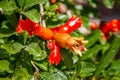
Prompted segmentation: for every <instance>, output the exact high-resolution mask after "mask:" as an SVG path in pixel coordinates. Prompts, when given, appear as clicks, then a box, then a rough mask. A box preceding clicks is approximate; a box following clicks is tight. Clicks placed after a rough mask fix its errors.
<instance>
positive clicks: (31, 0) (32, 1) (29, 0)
mask: <svg viewBox="0 0 120 80" xmlns="http://www.w3.org/2000/svg"><path fill="white" fill-rule="evenodd" d="M46 1H47V0H25V6H24V10H27V9H29V8H31V7H33V6H34V5H37V4H39V3H45V2H46Z"/></svg>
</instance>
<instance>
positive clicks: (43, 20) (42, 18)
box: [39, 3, 46, 27]
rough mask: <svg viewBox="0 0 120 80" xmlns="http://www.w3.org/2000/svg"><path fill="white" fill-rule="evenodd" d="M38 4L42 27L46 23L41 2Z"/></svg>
mask: <svg viewBox="0 0 120 80" xmlns="http://www.w3.org/2000/svg"><path fill="white" fill-rule="evenodd" d="M39 6H40V24H41V25H42V26H43V27H46V23H45V19H44V8H43V4H42V3H40V4H39Z"/></svg>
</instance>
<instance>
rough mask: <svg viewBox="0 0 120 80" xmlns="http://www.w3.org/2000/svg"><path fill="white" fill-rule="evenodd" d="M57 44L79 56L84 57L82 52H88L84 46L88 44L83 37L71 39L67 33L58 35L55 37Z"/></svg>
mask: <svg viewBox="0 0 120 80" xmlns="http://www.w3.org/2000/svg"><path fill="white" fill-rule="evenodd" d="M54 39H55V41H56V43H57V44H58V45H59V46H60V47H62V48H69V49H70V50H72V51H73V52H75V53H76V54H79V56H82V54H81V52H80V50H86V48H85V47H84V44H86V43H88V41H85V40H84V38H83V37H81V38H77V37H71V36H70V35H69V34H67V33H56V34H55V36H54Z"/></svg>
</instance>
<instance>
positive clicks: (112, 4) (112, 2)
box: [103, 0, 115, 9]
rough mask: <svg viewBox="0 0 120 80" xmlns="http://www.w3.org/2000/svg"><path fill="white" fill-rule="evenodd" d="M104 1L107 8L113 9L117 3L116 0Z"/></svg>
mask: <svg viewBox="0 0 120 80" xmlns="http://www.w3.org/2000/svg"><path fill="white" fill-rule="evenodd" d="M103 3H104V5H105V6H106V7H107V8H109V9H112V8H113V6H114V4H115V0H103Z"/></svg>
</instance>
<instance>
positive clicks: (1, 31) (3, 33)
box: [0, 28, 15, 38]
mask: <svg viewBox="0 0 120 80" xmlns="http://www.w3.org/2000/svg"><path fill="white" fill-rule="evenodd" d="M13 34H15V32H13V31H12V30H10V29H5V28H0V38H3V37H10V36H11V35H13Z"/></svg>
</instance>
